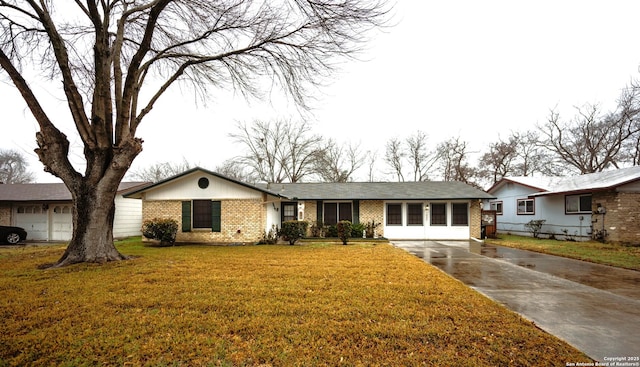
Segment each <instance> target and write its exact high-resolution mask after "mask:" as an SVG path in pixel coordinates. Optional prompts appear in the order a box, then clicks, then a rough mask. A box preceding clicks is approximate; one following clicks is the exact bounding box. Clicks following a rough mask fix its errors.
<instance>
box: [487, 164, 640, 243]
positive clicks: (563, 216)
mask: <svg viewBox="0 0 640 367" xmlns="http://www.w3.org/2000/svg"><path fill="white" fill-rule="evenodd" d="M488 192H489V194H491V195H493V196H495V197H496V199H495V200H491V201H490V202H488V204H487V205H486V207H485V209H491V210H496V211H497V229H498V232H499V233H507V232H510V233H514V234H521V235H529V234H530V232H529V231H528V230H527V228H525V226H524V225H525V224H526V223H527V222H529V221H531V220H545V223H544V225H543V227H542V234H543V235H544V236H545V237H548V236H551V235H553V236H556V237H558V238H564V239H576V240H588V239H591V238H592V237H593V238H598V239H605V240H608V241H614V242H629V243H638V242H640V166H635V167H630V168H622V169H617V170H612V171H606V172H599V173H591V174H585V175H580V176H573V177H505V178H503V179H502V180H500V181H499V182H497V183H496V184H495V185H493V187H491V188H490V189H489V190H488Z"/></svg>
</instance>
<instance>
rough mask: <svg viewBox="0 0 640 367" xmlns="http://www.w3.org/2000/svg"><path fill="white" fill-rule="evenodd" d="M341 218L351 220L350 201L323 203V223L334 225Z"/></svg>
mask: <svg viewBox="0 0 640 367" xmlns="http://www.w3.org/2000/svg"><path fill="white" fill-rule="evenodd" d="M341 220H348V221H349V222H353V209H352V205H351V203H347V202H342V203H324V224H327V225H334V224H336V223H338V221H341Z"/></svg>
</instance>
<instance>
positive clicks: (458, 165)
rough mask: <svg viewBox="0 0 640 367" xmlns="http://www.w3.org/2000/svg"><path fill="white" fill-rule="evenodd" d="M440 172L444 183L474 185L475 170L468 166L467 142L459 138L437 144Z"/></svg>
mask: <svg viewBox="0 0 640 367" xmlns="http://www.w3.org/2000/svg"><path fill="white" fill-rule="evenodd" d="M437 150H438V156H439V158H440V160H439V162H440V171H441V175H442V179H443V180H444V181H461V182H464V183H468V184H475V183H474V176H475V169H474V168H472V167H471V166H470V165H469V162H468V159H469V157H468V155H469V152H468V151H467V142H465V141H461V140H460V137H456V138H450V139H449V140H446V141H444V142H442V143H440V144H438V148H437Z"/></svg>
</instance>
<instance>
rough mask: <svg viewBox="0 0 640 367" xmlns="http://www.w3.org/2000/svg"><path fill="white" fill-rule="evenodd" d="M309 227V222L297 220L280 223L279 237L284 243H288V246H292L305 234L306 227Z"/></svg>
mask: <svg viewBox="0 0 640 367" xmlns="http://www.w3.org/2000/svg"><path fill="white" fill-rule="evenodd" d="M308 226H309V222H305V221H298V220H289V221H286V222H284V223H282V228H281V229H280V236H282V238H283V239H284V240H285V241H288V242H289V244H290V245H294V244H295V243H296V241H297V240H299V239H301V238H302V237H304V236H305V235H306V234H307V227H308Z"/></svg>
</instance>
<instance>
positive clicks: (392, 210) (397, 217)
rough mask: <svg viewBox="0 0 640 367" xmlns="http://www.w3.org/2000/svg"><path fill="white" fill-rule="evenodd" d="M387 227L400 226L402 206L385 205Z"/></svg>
mask: <svg viewBox="0 0 640 367" xmlns="http://www.w3.org/2000/svg"><path fill="white" fill-rule="evenodd" d="M387 225H389V226H401V225H402V204H387Z"/></svg>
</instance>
